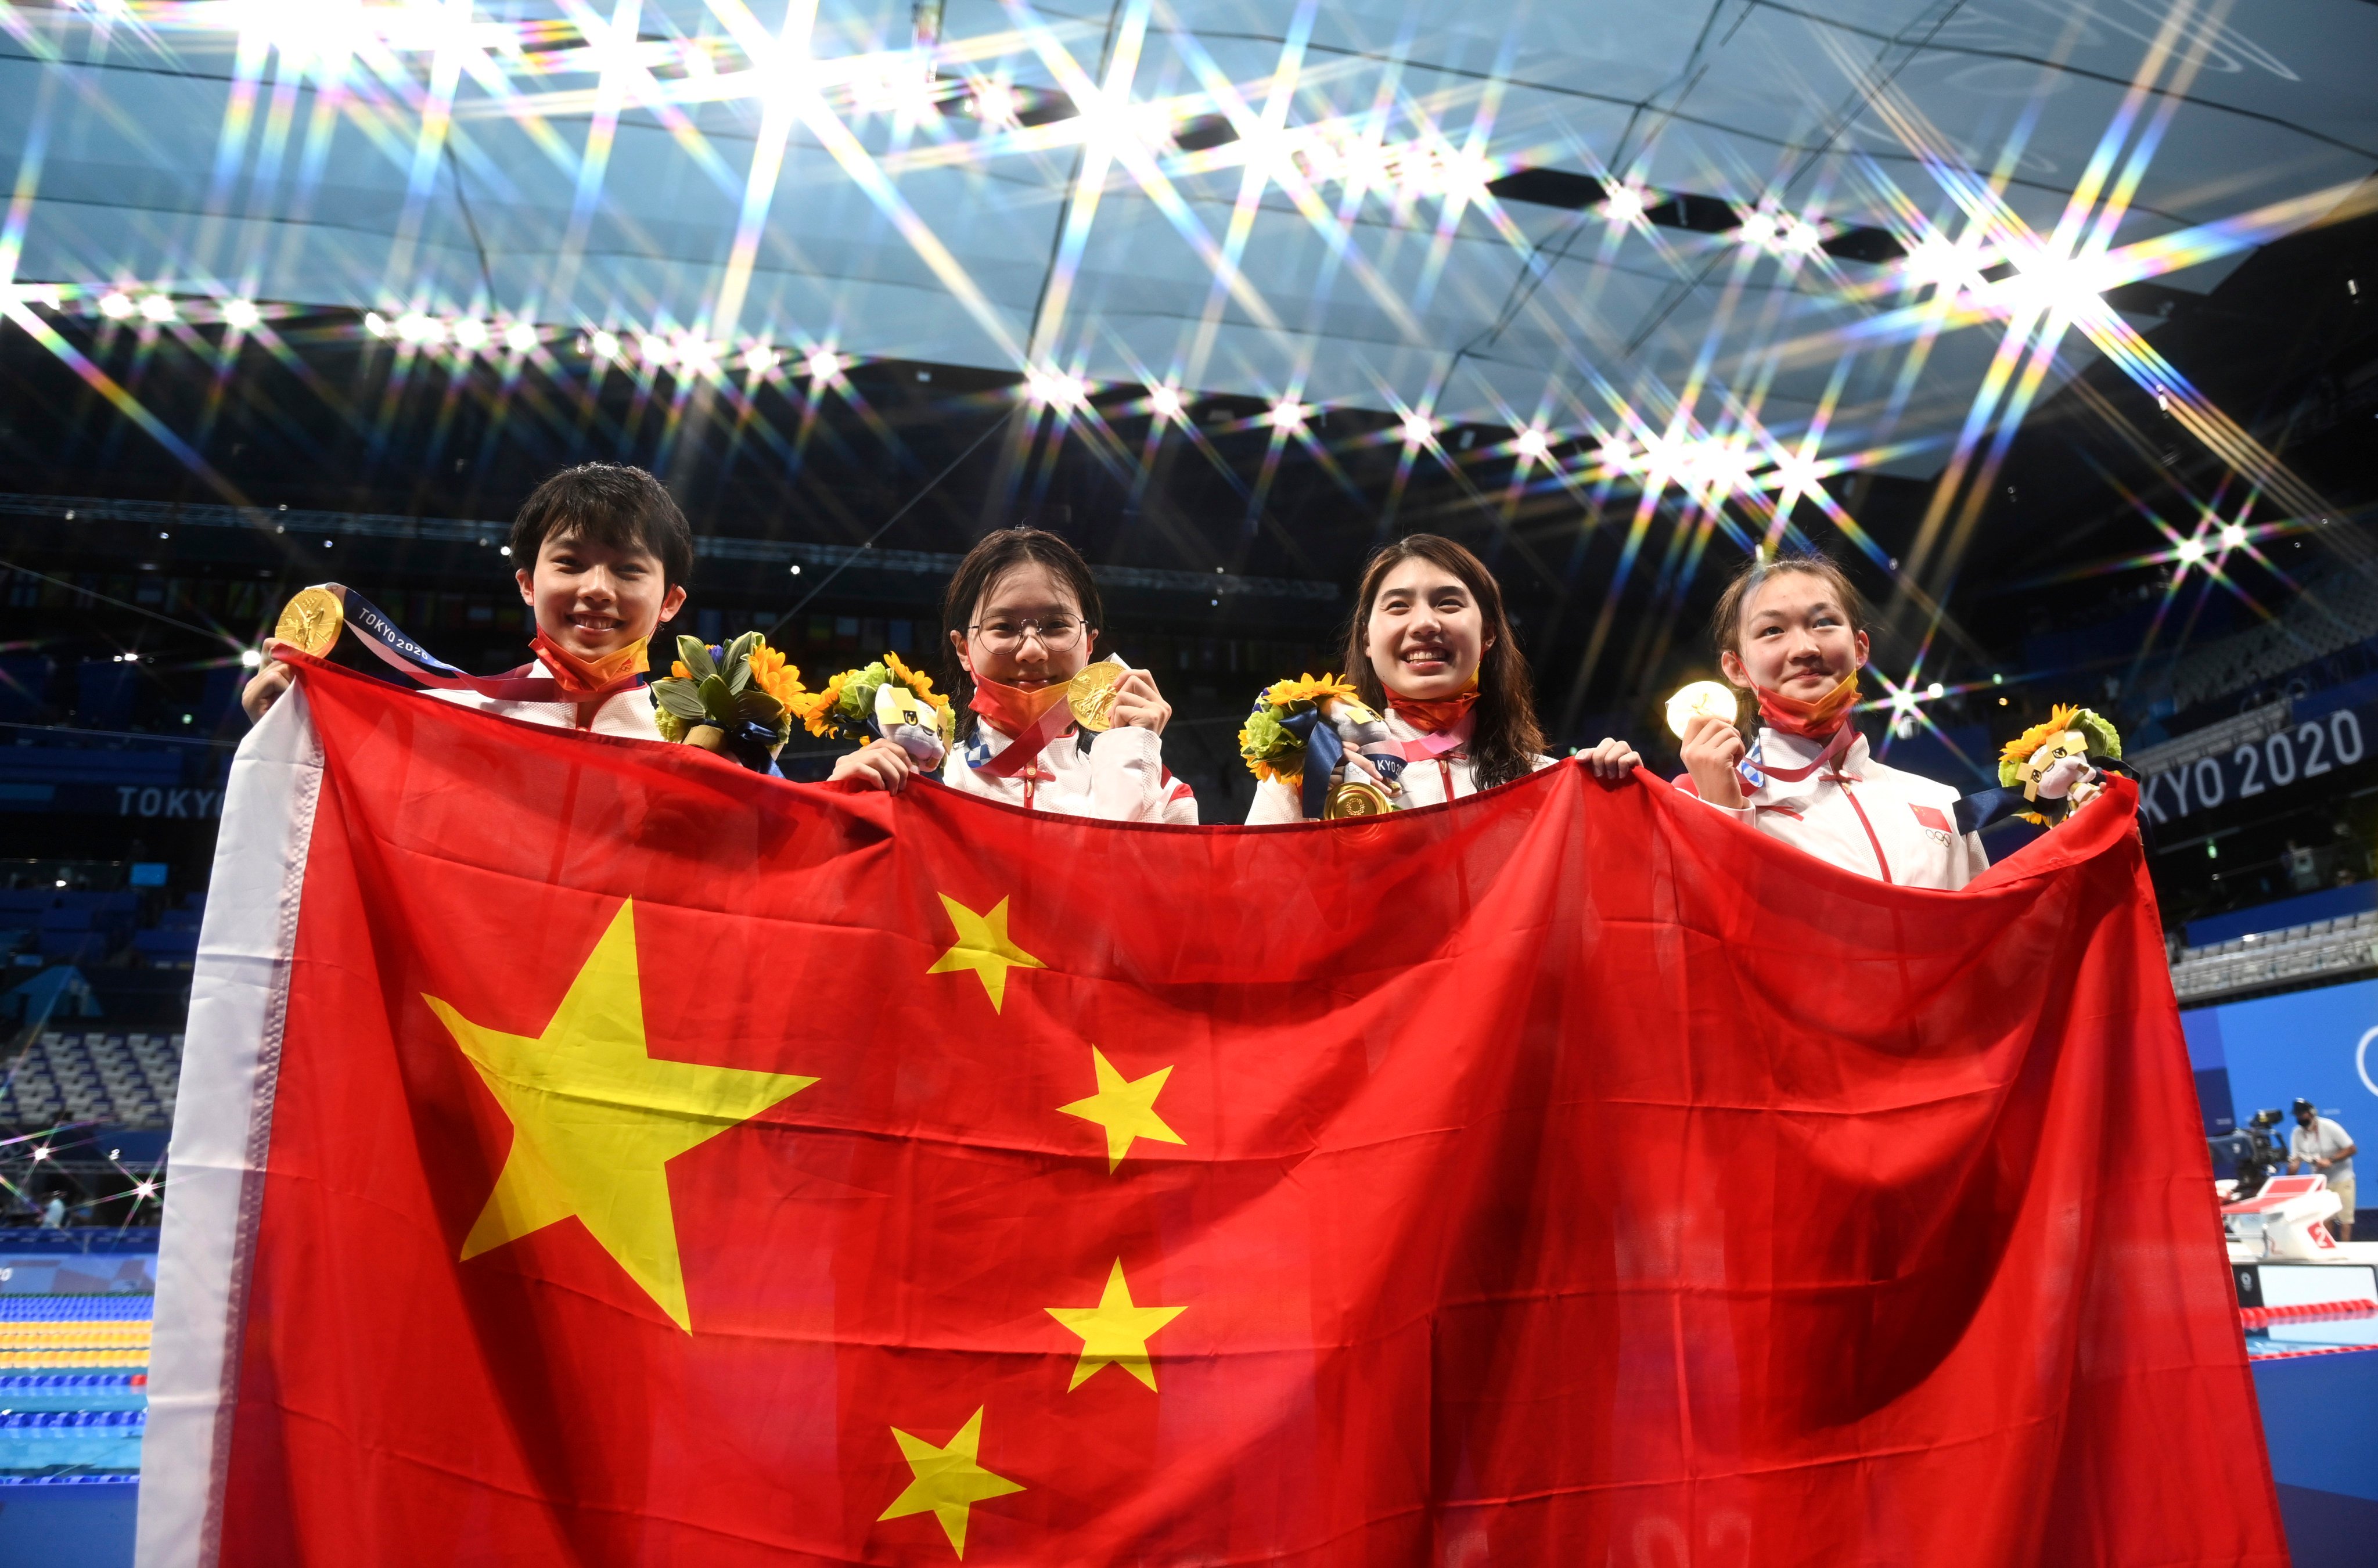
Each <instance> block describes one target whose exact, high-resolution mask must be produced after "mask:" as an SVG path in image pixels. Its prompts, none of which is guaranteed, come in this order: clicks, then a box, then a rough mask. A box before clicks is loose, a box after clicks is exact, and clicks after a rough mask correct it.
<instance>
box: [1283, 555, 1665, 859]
mask: <svg viewBox="0 0 2378 1568" xmlns="http://www.w3.org/2000/svg"><path fill="white" fill-rule="evenodd" d="M1355 603H1356V605H1357V606H1358V607H1359V608H1358V609H1356V611H1355V614H1354V623H1353V625H1352V626H1351V627H1350V628H1349V629H1348V631H1347V634H1346V653H1345V659H1346V673H1347V677H1348V679H1349V680H1351V681H1352V682H1353V684H1354V690H1355V692H1356V694H1358V695H1359V696H1360V697H1361V698H1362V700H1363V703H1365V704H1366V705H1368V706H1371V707H1374V708H1377V709H1380V710H1382V717H1383V718H1384V719H1385V722H1386V725H1387V739H1388V741H1389V742H1392V749H1393V750H1394V751H1395V752H1396V753H1397V754H1399V755H1400V756H1401V758H1402V759H1403V762H1404V765H1405V766H1403V768H1402V769H1401V770H1400V772H1399V774H1398V776H1397V778H1396V781H1395V782H1396V795H1395V803H1396V805H1397V806H1398V807H1399V808H1400V807H1405V806H1427V805H1438V804H1441V803H1443V802H1447V801H1452V800H1457V799H1459V798H1460V797H1461V796H1464V795H1471V794H1475V793H1477V792H1478V791H1479V790H1491V789H1493V788H1494V787H1495V785H1497V784H1508V783H1510V782H1511V781H1512V780H1514V779H1516V778H1524V777H1525V776H1526V775H1528V774H1530V773H1531V772H1533V771H1534V770H1536V769H1537V768H1540V767H1549V766H1552V764H1553V761H1554V759H1553V758H1551V757H1549V756H1546V755H1544V754H1543V745H1544V737H1543V730H1542V729H1541V728H1540V727H1539V726H1538V725H1537V722H1536V705H1535V697H1534V694H1533V692H1532V690H1531V685H1530V681H1529V679H1528V661H1527V657H1526V656H1525V655H1524V654H1522V653H1520V651H1519V643H1518V640H1517V639H1516V638H1514V637H1513V636H1512V634H1511V622H1510V619H1509V617H1507V615H1505V614H1504V612H1503V590H1502V588H1501V586H1500V585H1498V584H1496V582H1495V574H1494V573H1491V572H1489V571H1487V570H1486V563H1485V562H1484V561H1480V560H1479V559H1478V558H1477V557H1476V556H1474V555H1472V554H1471V552H1470V551H1469V550H1467V549H1463V548H1462V547H1461V546H1459V545H1458V544H1456V543H1454V542H1453V541H1452V540H1451V539H1447V538H1442V537H1438V536H1437V535H1435V534H1412V535H1409V536H1407V537H1403V538H1401V539H1398V540H1397V541H1396V542H1395V543H1393V544H1391V545H1388V546H1387V548H1385V549H1382V550H1380V551H1379V552H1378V553H1377V554H1376V555H1374V556H1373V557H1372V558H1371V561H1370V564H1369V565H1368V566H1366V567H1364V568H1363V581H1362V584H1361V585H1360V587H1358V588H1357V589H1356V591H1355ZM1635 761H1636V759H1635V754H1634V753H1633V752H1631V751H1629V750H1628V749H1627V747H1625V746H1624V745H1622V744H1620V743H1619V742H1608V741H1606V742H1603V744H1602V746H1600V747H1597V748H1596V750H1595V752H1594V754H1593V763H1594V767H1595V771H1596V772H1597V773H1598V774H1601V775H1603V777H1604V778H1618V777H1622V776H1623V775H1624V774H1625V773H1626V772H1627V770H1628V769H1631V768H1632V767H1633V766H1634V765H1635ZM1303 820H1304V802H1303V797H1302V795H1301V793H1300V791H1299V790H1298V788H1296V787H1295V786H1294V785H1292V784H1291V783H1290V782H1288V781H1285V780H1283V779H1280V778H1263V779H1262V781H1261V782H1260V783H1259V784H1258V785H1257V786H1256V788H1255V805H1254V807H1253V808H1252V809H1250V810H1249V811H1248V813H1247V821H1248V823H1249V824H1250V825H1259V824H1264V823H1275V822H1302V821H1303Z"/></svg>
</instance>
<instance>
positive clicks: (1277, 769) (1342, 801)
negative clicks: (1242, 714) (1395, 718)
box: [1239, 674, 1404, 820]
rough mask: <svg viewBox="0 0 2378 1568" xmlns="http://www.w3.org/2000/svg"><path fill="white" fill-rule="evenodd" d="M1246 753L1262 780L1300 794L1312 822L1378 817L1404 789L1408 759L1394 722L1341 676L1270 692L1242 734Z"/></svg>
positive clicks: (1278, 685) (1281, 684) (1285, 684)
mask: <svg viewBox="0 0 2378 1568" xmlns="http://www.w3.org/2000/svg"><path fill="white" fill-rule="evenodd" d="M1239 755H1240V756H1242V757H1243V758H1245V759H1246V764H1247V771H1249V772H1250V773H1253V774H1254V775H1255V777H1256V778H1264V779H1277V780H1279V782H1280V783H1282V784H1285V785H1287V786H1288V787H1289V788H1290V789H1291V790H1296V791H1297V793H1298V794H1299V796H1300V797H1301V798H1302V799H1303V802H1304V814H1305V816H1306V818H1307V819H1308V820H1310V819H1315V818H1324V817H1329V818H1334V817H1341V816H1376V815H1378V814H1380V813H1382V812H1388V811H1393V810H1394V809H1395V797H1396V796H1397V795H1399V794H1400V793H1401V792H1402V787H1401V786H1400V785H1399V783H1398V782H1397V779H1398V778H1399V777H1400V776H1401V774H1402V772H1403V768H1404V758H1403V754H1402V753H1401V752H1400V751H1399V750H1397V749H1396V747H1395V742H1394V741H1393V739H1392V738H1391V737H1390V736H1389V735H1388V734H1387V721H1386V720H1385V719H1383V718H1380V717H1379V716H1378V714H1376V713H1375V712H1374V711H1372V709H1371V708H1370V707H1369V706H1366V705H1365V704H1364V703H1363V699H1362V698H1361V697H1360V696H1358V695H1356V694H1355V691H1354V687H1353V684H1352V682H1351V681H1342V680H1340V679H1339V678H1338V677H1337V676H1334V675H1327V674H1325V675H1323V676H1321V677H1320V678H1319V679H1318V680H1316V679H1315V678H1314V677H1313V676H1310V675H1301V676H1298V677H1297V678H1296V679H1294V680H1292V681H1273V682H1272V683H1271V684H1270V685H1269V686H1267V687H1266V688H1264V692H1263V694H1262V695H1261V696H1259V697H1257V698H1256V699H1255V708H1254V710H1253V711H1252V712H1250V713H1249V714H1248V715H1247V719H1246V723H1245V724H1243V725H1242V726H1241V727H1240V729H1239Z"/></svg>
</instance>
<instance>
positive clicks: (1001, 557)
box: [834, 528, 1197, 826]
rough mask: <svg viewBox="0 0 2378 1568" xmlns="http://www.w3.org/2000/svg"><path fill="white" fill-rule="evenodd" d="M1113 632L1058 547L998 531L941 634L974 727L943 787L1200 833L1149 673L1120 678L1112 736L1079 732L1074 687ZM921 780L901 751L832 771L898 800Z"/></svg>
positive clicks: (858, 758)
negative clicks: (1171, 763)
mask: <svg viewBox="0 0 2378 1568" xmlns="http://www.w3.org/2000/svg"><path fill="white" fill-rule="evenodd" d="M1105 618H1106V616H1105V609H1104V607H1103V605H1102V604H1101V602H1100V600H1099V586H1098V583H1097V581H1096V580H1095V579H1094V578H1093V577H1092V576H1091V575H1090V567H1089V562H1087V561H1084V560H1083V559H1082V554H1081V552H1080V551H1079V550H1077V549H1075V548H1074V547H1073V546H1072V545H1070V544H1067V543H1066V542H1065V541H1064V540H1063V539H1062V538H1060V537H1058V536H1056V535H1055V534H1051V533H1048V532H1046V531H1044V530H1042V529H1039V528H1003V529H1001V530H1000V531H999V532H997V533H995V534H992V535H991V536H989V537H986V538H984V539H983V540H982V541H981V542H980V543H979V544H977V545H976V546H975V547H974V549H971V550H968V551H967V555H966V559H965V560H963V561H959V562H958V569H957V571H956V572H955V573H954V574H953V575H952V576H951V578H950V585H949V589H948V592H947V593H946V594H944V595H943V600H942V625H943V635H944V636H945V637H947V638H948V639H949V649H950V667H949V669H948V676H949V679H948V681H946V684H947V686H948V688H949V692H950V695H951V698H952V700H953V701H955V703H956V704H957V705H958V706H959V708H960V709H961V710H962V711H964V712H968V713H971V714H973V715H974V716H975V717H974V721H973V724H972V729H971V733H968V732H967V730H964V729H962V730H960V734H959V738H960V740H961V742H963V743H962V744H960V745H959V746H957V747H956V748H955V749H954V750H953V751H952V752H951V753H950V754H949V756H948V757H947V758H946V759H945V760H944V762H943V767H942V781H943V783H945V784H948V785H950V786H951V787H952V788H954V789H956V790H964V791H965V792H967V793H968V794H973V795H984V796H988V797H989V798H991V799H992V800H995V801H1005V802H1007V803H1009V804H1010V805H1019V806H1022V807H1024V808H1025V809H1026V810H1027V811H1050V812H1056V813H1059V814H1063V815H1067V816H1088V817H1097V818H1099V819H1100V820H1102V821H1107V822H1169V823H1172V824H1174V825H1176V826H1189V825H1192V824H1195V822H1196V820H1197V799H1196V797H1195V795H1194V794H1192V793H1191V792H1190V790H1189V786H1188V785H1186V784H1184V783H1183V782H1182V781H1181V780H1179V779H1177V778H1173V777H1172V775H1171V772H1170V771H1168V770H1167V769H1166V767H1165V766H1164V750H1163V745H1164V742H1163V735H1164V727H1165V725H1166V724H1167V723H1169V722H1170V721H1171V718H1172V705H1171V704H1170V703H1168V702H1166V701H1165V700H1164V694H1162V693H1161V692H1159V690H1158V689H1157V685H1156V677H1155V675H1154V674H1153V673H1152V672H1150V671H1148V670H1146V669H1131V668H1129V667H1127V666H1125V667H1122V668H1121V669H1120V672H1119V673H1117V674H1116V675H1115V676H1114V678H1113V680H1112V681H1111V682H1109V685H1108V689H1109V690H1110V691H1111V693H1112V694H1113V695H1112V702H1111V706H1109V707H1108V709H1107V711H1106V714H1105V718H1106V723H1105V724H1104V725H1103V726H1102V727H1099V728H1097V729H1094V730H1082V729H1079V728H1077V725H1076V720H1077V718H1080V715H1081V710H1080V709H1079V708H1077V707H1075V706H1074V704H1073V702H1072V701H1071V693H1072V691H1073V682H1074V678H1075V676H1077V675H1079V674H1081V673H1082V671H1083V670H1084V669H1085V668H1087V666H1088V665H1089V663H1090V661H1091V659H1092V658H1093V657H1096V655H1097V653H1098V647H1099V637H1100V635H1101V634H1102V633H1103V630H1104V629H1103V627H1102V626H1101V624H1100V623H1101V622H1102V621H1104V620H1105ZM914 768H915V765H914V764H913V763H912V762H911V761H910V760H909V757H908V755H907V753H906V752H904V751H903V750H902V749H901V748H900V747H899V746H898V745H896V744H894V743H893V742H889V741H875V742H870V743H868V744H867V745H864V746H862V747H860V748H859V750H858V751H855V752H853V753H851V754H849V755H848V756H846V757H843V758H842V759H841V760H839V761H838V762H836V763H835V766H834V778H835V779H836V780H837V781H839V780H844V779H847V780H850V781H852V782H853V783H855V784H856V785H858V786H859V788H861V789H874V790H894V791H897V790H899V789H900V788H901V787H902V786H903V785H905V784H906V783H907V779H908V775H909V774H910V773H911V772H912V771H914Z"/></svg>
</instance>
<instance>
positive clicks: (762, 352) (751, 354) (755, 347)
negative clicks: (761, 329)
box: [743, 343, 784, 376]
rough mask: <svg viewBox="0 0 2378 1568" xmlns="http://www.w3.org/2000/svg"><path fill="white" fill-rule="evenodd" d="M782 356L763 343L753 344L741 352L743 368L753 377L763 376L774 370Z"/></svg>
mask: <svg viewBox="0 0 2378 1568" xmlns="http://www.w3.org/2000/svg"><path fill="white" fill-rule="evenodd" d="M783 358H784V356H782V355H780V354H778V353H777V352H776V351H775V349H773V348H771V347H769V346H768V345H767V344H764V343H755V344H752V345H751V347H749V348H747V349H745V350H744V351H743V368H745V369H746V370H749V371H751V374H753V375H755V376H764V375H766V374H767V373H768V372H769V371H771V370H773V369H775V368H776V366H777V365H778V364H779V363H780V362H781V361H782V360H783Z"/></svg>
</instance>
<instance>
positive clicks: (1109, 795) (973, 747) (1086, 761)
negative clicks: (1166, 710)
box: [942, 719, 1197, 827]
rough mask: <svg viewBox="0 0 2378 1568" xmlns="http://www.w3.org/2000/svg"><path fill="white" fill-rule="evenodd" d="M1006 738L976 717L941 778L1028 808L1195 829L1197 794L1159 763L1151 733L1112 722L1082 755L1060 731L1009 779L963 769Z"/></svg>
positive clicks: (1160, 749)
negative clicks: (967, 738)
mask: <svg viewBox="0 0 2378 1568" xmlns="http://www.w3.org/2000/svg"><path fill="white" fill-rule="evenodd" d="M1013 743H1014V742H1012V741H1011V740H1010V739H1009V738H1008V736H1007V735H1006V733H1005V732H1004V731H1003V730H996V729H994V728H992V726H991V721H990V720H989V719H980V720H979V721H978V722H977V723H976V725H975V734H974V739H973V740H972V741H969V742H967V743H966V744H964V745H962V746H957V747H955V748H953V749H952V750H951V752H950V754H949V757H948V760H946V761H945V762H943V764H942V782H943V783H944V784H947V785H948V786H949V787H950V788H952V789H953V790H965V791H966V792H967V794H969V795H981V796H983V797H985V798H986V799H989V800H993V801H1005V802H1007V803H1008V804H1009V805H1012V806H1022V807H1024V808H1025V809H1026V810H1027V811H1048V812H1056V813H1058V814H1062V815H1064V816H1087V817H1095V818H1097V819H1098V820H1099V821H1101V822H1170V823H1174V824H1177V825H1179V826H1190V827H1194V826H1196V823H1197V797H1196V796H1195V794H1194V793H1192V792H1191V790H1190V789H1189V786H1188V785H1186V784H1184V783H1183V782H1182V781H1181V780H1180V779H1178V778H1173V777H1172V775H1171V773H1170V772H1169V771H1167V769H1166V768H1165V766H1164V740H1163V737H1161V736H1159V734H1157V732H1156V731H1155V730H1143V729H1141V728H1140V727H1139V726H1137V725H1133V724H1120V725H1117V726H1116V727H1115V728H1113V729H1112V730H1108V731H1107V732H1106V733H1105V734H1103V735H1100V736H1099V738H1098V739H1097V741H1095V742H1092V743H1091V746H1090V749H1089V751H1088V752H1087V753H1085V752H1084V751H1083V750H1082V748H1081V744H1080V742H1079V740H1078V738H1077V735H1076V733H1075V731H1073V730H1067V731H1066V732H1065V733H1064V734H1063V735H1060V736H1058V737H1057V738H1056V739H1055V740H1053V741H1051V742H1049V744H1048V746H1047V748H1046V749H1044V750H1043V751H1042V752H1041V754H1040V755H1039V759H1038V760H1036V761H1035V762H1034V763H1033V764H1032V766H1029V767H1027V768H1026V769H1025V770H1024V771H1023V773H1022V774H1019V775H1018V776H1016V777H1015V778H996V777H994V776H992V775H991V774H987V773H980V772H978V771H976V770H975V768H974V767H972V766H969V759H971V760H972V761H974V762H986V761H989V760H990V759H991V758H992V757H995V756H997V755H998V754H1000V753H1002V752H1003V751H1005V750H1007V748H1008V747H1009V746H1010V745H1011V744H1013Z"/></svg>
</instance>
